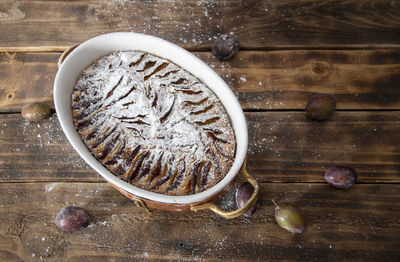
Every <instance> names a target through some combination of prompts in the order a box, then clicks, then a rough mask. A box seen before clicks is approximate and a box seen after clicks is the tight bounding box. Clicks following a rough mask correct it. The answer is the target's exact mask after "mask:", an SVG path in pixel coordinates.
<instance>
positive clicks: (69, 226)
mask: <svg viewBox="0 0 400 262" xmlns="http://www.w3.org/2000/svg"><path fill="white" fill-rule="evenodd" d="M55 222H56V225H57V226H58V227H59V228H60V229H61V230H62V231H65V232H76V231H80V230H83V229H85V228H86V227H87V226H88V225H89V223H90V216H89V213H88V212H87V211H86V210H85V209H83V208H81V207H75V206H68V207H66V208H63V209H61V210H60V212H58V214H57V216H56V219H55Z"/></svg>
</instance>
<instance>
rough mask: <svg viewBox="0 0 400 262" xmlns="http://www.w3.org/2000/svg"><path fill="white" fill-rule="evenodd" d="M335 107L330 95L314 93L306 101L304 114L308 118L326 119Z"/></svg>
mask: <svg viewBox="0 0 400 262" xmlns="http://www.w3.org/2000/svg"><path fill="white" fill-rule="evenodd" d="M335 108H336V101H335V99H334V98H333V96H331V95H324V94H320V95H315V96H313V97H312V98H311V99H310V100H309V101H308V103H307V106H306V114H307V117H308V118H309V119H310V120H316V121H323V120H327V119H328V118H329V117H330V116H331V114H332V112H333V111H334V110H335Z"/></svg>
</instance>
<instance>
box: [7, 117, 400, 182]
mask: <svg viewBox="0 0 400 262" xmlns="http://www.w3.org/2000/svg"><path fill="white" fill-rule="evenodd" d="M246 117H247V121H248V130H249V149H248V157H249V162H248V170H249V172H250V173H252V174H253V175H255V177H256V178H257V180H258V181H260V182H323V181H324V180H323V173H324V171H325V170H326V169H327V168H329V167H331V166H333V165H349V166H352V167H353V168H355V169H356V170H357V171H358V175H359V176H358V181H359V182H361V183H381V182H386V183H399V182H400V157H399V156H400V132H399V130H400V114H399V113H398V112H396V111H394V112H392V111H387V112H336V113H334V115H333V116H332V118H331V119H330V120H329V121H326V122H322V123H318V122H313V121H309V120H308V119H307V118H306V116H305V113H303V112H248V113H246ZM0 123H1V133H0V148H2V152H1V154H2V155H1V158H0V182H2V181H3V182H17V181H20V182H27V181H29V182H34V181H103V180H102V178H101V177H99V176H98V175H96V173H95V172H94V171H93V170H92V169H91V168H90V167H89V166H88V165H87V164H86V163H85V162H84V161H83V160H82V159H81V158H80V157H79V155H78V154H77V153H76V152H75V151H74V150H73V148H72V146H71V145H70V144H69V142H68V141H67V139H66V138H65V136H64V134H63V132H62V129H61V127H60V125H59V123H58V120H57V118H56V116H55V115H53V116H52V117H51V118H50V119H48V120H45V121H42V122H40V123H31V122H27V121H25V120H24V119H23V118H22V117H21V116H20V114H11V115H9V114H5V115H4V114H3V115H0Z"/></svg>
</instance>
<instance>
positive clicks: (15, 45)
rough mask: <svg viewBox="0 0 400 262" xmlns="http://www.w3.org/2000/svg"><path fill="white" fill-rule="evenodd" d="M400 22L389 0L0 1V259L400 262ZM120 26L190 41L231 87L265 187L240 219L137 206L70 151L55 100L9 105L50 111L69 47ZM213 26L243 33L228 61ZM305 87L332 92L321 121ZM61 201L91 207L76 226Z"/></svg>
mask: <svg viewBox="0 0 400 262" xmlns="http://www.w3.org/2000/svg"><path fill="white" fill-rule="evenodd" d="M399 29H400V1H397V0H395V1H393V0H371V1H360V0H319V1H311V0H302V1H297V0H282V1H273V0H250V1H243V0H224V1H211V0H184V1H178V0H168V1H166V0H154V1H138V0H111V1H105V0H90V1H80V0H79V1H67V0H57V1H48V0H33V1H28V0H18V1H13V0H0V35H1V37H0V221H1V223H0V261H1V262H3V261H5V262H6V261H7V262H8V261H13V262H14V261H23V262H25V261H33V262H36V261H50V262H51V261H57V262H58V261H278V260H283V261H335V262H336V261H374V262H375V261H390V262H391V261H396V262H397V261H400V205H399V202H400V195H399V192H400V132H399V130H400V114H399V112H400V88H399V87H400V86H399V83H400V30H399ZM117 31H128V32H139V33H145V34H151V35H155V36H158V37H161V38H163V39H166V40H169V41H171V42H173V43H175V44H177V45H179V46H181V47H183V48H186V49H187V50H189V51H191V52H193V53H194V54H195V55H197V56H198V57H199V58H201V59H202V60H203V61H205V62H206V63H207V64H209V65H210V66H211V67H212V68H213V69H214V70H215V71H216V72H217V73H218V74H219V75H220V76H221V77H222V78H223V79H224V80H225V81H226V82H227V83H228V85H229V86H230V87H231V88H232V90H233V92H234V93H235V95H236V96H237V98H238V100H239V102H240V103H241V105H242V107H243V109H244V111H245V113H246V118H247V126H248V131H249V148H248V160H249V161H248V171H249V172H250V173H251V174H252V175H254V176H255V178H256V179H257V181H258V182H259V183H260V185H261V194H260V202H259V204H260V206H259V208H258V210H257V212H256V213H255V214H254V215H253V216H252V217H251V218H250V219H247V218H243V217H239V218H236V219H233V220H225V219H223V218H221V217H218V216H217V215H215V214H213V213H211V212H208V211H202V212H197V213H194V212H184V213H171V212H167V211H159V210H153V211H152V212H151V213H148V212H146V211H144V210H143V209H141V208H139V207H137V206H136V205H135V204H134V203H133V202H132V201H131V200H129V199H128V198H126V197H124V196H123V195H122V194H120V193H119V192H118V191H117V190H115V189H114V188H112V186H111V185H110V184H108V183H106V182H105V181H104V179H103V178H102V177H101V176H99V175H97V174H96V172H95V171H93V170H92V169H91V168H90V167H89V166H88V165H87V164H86V163H85V162H84V161H83V160H82V159H81V158H80V157H79V156H78V155H77V153H76V152H75V151H74V150H73V148H72V146H71V145H70V144H69V142H68V141H67V139H66V137H65V136H64V134H63V132H62V130H61V127H60V125H59V123H58V120H57V116H56V113H54V110H53V115H52V116H51V118H50V119H47V120H44V121H42V122H38V123H32V122H26V121H25V120H24V119H23V118H22V117H21V115H20V113H19V112H20V111H21V108H22V106H23V105H25V104H27V103H29V102H44V103H47V104H48V105H50V106H51V107H52V108H53V109H54V105H53V97H52V95H53V94H52V90H53V83H54V77H55V75H56V72H57V60H58V57H59V56H60V55H61V52H62V51H63V50H65V48H67V47H68V46H71V45H73V44H78V43H82V42H83V41H85V40H88V39H90V38H92V37H94V36H96V35H99V34H104V33H109V32H117ZM221 34H234V35H236V36H237V37H238V39H239V41H240V43H241V50H240V52H239V54H238V55H237V56H236V57H235V58H234V59H232V60H230V61H226V62H220V61H217V60H216V59H215V58H214V57H213V55H212V53H211V52H210V51H211V46H212V43H213V42H214V40H215V39H216V37H217V36H219V35H221ZM317 93H328V94H332V95H333V96H334V97H335V98H336V100H337V111H336V112H334V114H333V115H332V117H331V118H330V119H329V120H328V121H325V122H319V123H318V122H313V121H309V120H308V119H307V118H306V116H305V112H304V108H305V105H306V103H307V101H308V99H309V98H310V97H311V96H312V95H313V94H317ZM339 164H340V165H348V166H351V167H353V168H355V169H356V170H357V172H358V183H357V184H356V185H355V186H354V187H352V188H350V189H347V190H337V189H334V188H332V187H330V186H329V185H328V184H327V183H326V182H325V181H324V179H323V172H324V171H325V170H326V169H327V168H329V167H331V166H333V165H339ZM241 182H242V180H241V179H239V181H238V184H236V185H235V187H234V188H233V189H232V190H231V191H230V192H229V193H228V194H226V195H225V196H224V197H223V198H222V199H220V200H219V201H218V204H219V205H220V206H221V207H223V208H224V209H228V210H230V209H233V208H235V205H236V204H235V200H234V195H235V190H236V189H237V187H238V185H239V183H241ZM272 199H274V200H275V201H276V202H278V203H283V202H289V203H292V204H294V205H296V206H297V207H298V208H299V209H300V210H301V211H302V213H303V214H304V215H305V216H306V218H307V223H308V228H307V230H306V231H305V233H304V234H300V235H299V234H297V235H292V234H290V233H288V232H287V231H285V230H283V229H281V228H280V227H279V226H278V225H277V224H276V222H275V217H274V205H273V203H272V201H271V200H272ZM68 205H77V206H82V207H84V208H86V209H87V210H88V211H89V212H90V214H91V219H92V222H91V224H90V226H89V227H88V228H87V229H85V230H83V231H81V232H77V233H73V234H70V233H63V232H62V231H61V230H59V229H58V228H57V227H56V226H55V224H54V218H55V216H56V214H57V213H58V212H59V210H60V209H62V208H64V207H66V206H68Z"/></svg>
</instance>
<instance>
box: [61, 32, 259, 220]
mask: <svg viewBox="0 0 400 262" xmlns="http://www.w3.org/2000/svg"><path fill="white" fill-rule="evenodd" d="M116 50H137V51H145V52H148V53H151V54H154V55H156V56H159V57H162V58H165V59H168V60H170V61H172V62H173V63H175V64H177V65H179V66H180V67H182V68H184V69H185V70H187V71H188V72H190V73H191V74H192V75H194V76H196V77H197V78H198V79H200V80H201V81H202V82H203V83H204V84H205V85H206V86H208V87H209V88H210V89H211V90H212V91H213V92H214V93H215V94H216V95H217V96H218V98H219V99H220V100H221V102H222V104H223V105H224V106H225V108H226V111H227V112H228V114H229V116H230V118H231V121H232V125H233V129H234V133H235V137H236V141H237V150H236V156H235V159H234V162H233V165H232V167H231V169H230V171H229V172H228V174H226V176H225V177H224V178H223V179H222V180H221V181H220V182H219V183H218V184H216V185H215V186H213V187H212V188H210V189H208V190H205V191H203V192H200V193H196V194H192V195H187V196H170V195H164V194H158V193H154V192H150V191H146V190H143V189H140V188H138V187H135V186H133V185H131V184H129V183H127V182H125V181H123V180H121V179H119V178H118V177H116V176H115V175H113V174H112V173H111V172H110V171H109V170H108V169H106V168H105V167H104V166H103V165H102V164H101V163H100V162H99V161H98V160H96V158H95V157H94V156H93V155H92V154H91V153H90V151H89V150H88V148H87V147H86V146H85V144H84V143H83V141H82V140H81V137H80V135H79V134H78V132H77V131H76V130H75V127H74V124H73V121H72V111H71V95H72V89H73V87H74V86H75V83H76V80H77V79H78V77H79V75H80V74H81V72H82V71H83V70H84V69H85V68H87V67H88V66H89V65H90V64H91V63H92V62H93V61H94V60H96V59H97V58H99V57H101V56H104V55H107V54H109V53H111V52H112V51H116ZM54 104H55V108H56V112H57V116H58V119H59V121H60V124H61V127H62V129H63V131H64V133H65V135H66V137H67V138H68V140H69V142H70V143H71V144H72V146H73V147H74V149H75V150H76V151H77V152H78V153H79V155H80V156H81V157H82V158H83V159H84V160H85V161H86V162H87V163H88V164H89V165H90V166H91V167H92V168H93V169H94V170H96V171H97V173H99V174H100V175H101V176H102V177H103V178H104V179H105V180H107V181H108V182H110V183H111V184H112V185H113V186H114V187H116V188H117V189H118V190H120V191H121V192H122V193H123V194H125V195H126V196H128V197H130V198H131V199H133V200H135V201H137V203H139V204H140V205H142V206H145V207H152V208H159V209H167V210H173V211H181V210H188V209H191V210H195V211H197V210H201V209H211V210H213V211H214V212H216V213H218V214H220V215H221V216H224V217H226V218H232V217H236V216H239V215H241V214H243V213H244V212H246V211H247V210H248V209H249V208H250V207H251V206H252V205H253V204H254V203H255V202H256V199H257V196H258V190H259V186H258V184H257V182H256V181H255V180H254V179H253V178H252V177H251V176H250V175H249V174H248V173H247V172H246V170H245V159H246V154H247V144H248V134H247V125H246V119H245V116H244V113H243V111H242V108H241V106H240V104H239V102H238V100H237V99H236V97H235V95H234V94H233V92H232V91H231V89H230V88H229V86H228V85H227V84H226V83H225V82H224V80H223V79H222V78H221V77H220V76H219V75H218V74H217V73H216V72H214V71H213V70H212V69H211V68H210V67H209V66H208V65H207V64H206V63H204V62H203V61H202V60H200V59H199V58H198V57H196V56H195V55H193V54H192V53H190V52H188V51H186V50H185V49H183V48H181V47H179V46H177V45H175V44H172V43H170V42H168V41H165V40H162V39H160V38H157V37H154V36H150V35H144V34H139V33H132V32H118V33H110V34H105V35H100V36H97V37H94V38H92V39H90V40H88V41H86V42H84V43H81V44H79V45H76V46H74V47H71V48H69V49H67V50H66V51H65V52H64V53H63V55H62V56H61V57H60V61H59V70H58V72H57V75H56V78H55V82H54ZM242 167H243V168H242ZM241 168H242V171H243V175H244V176H245V178H246V179H247V180H248V181H249V182H250V183H251V184H252V185H253V187H254V193H253V196H252V197H251V198H250V200H249V201H248V203H246V205H244V206H243V207H242V208H240V209H238V210H235V211H231V212H225V211H223V210H221V209H219V208H218V207H217V206H216V205H214V204H213V203H212V201H214V200H215V199H216V198H218V197H219V196H220V195H221V194H222V193H224V192H226V191H227V190H228V189H229V188H230V186H231V185H232V184H233V183H234V182H235V178H236V177H237V174H238V173H239V172H240V170H241Z"/></svg>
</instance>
